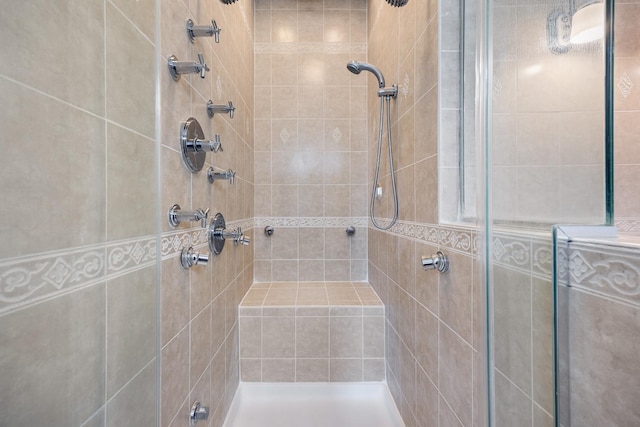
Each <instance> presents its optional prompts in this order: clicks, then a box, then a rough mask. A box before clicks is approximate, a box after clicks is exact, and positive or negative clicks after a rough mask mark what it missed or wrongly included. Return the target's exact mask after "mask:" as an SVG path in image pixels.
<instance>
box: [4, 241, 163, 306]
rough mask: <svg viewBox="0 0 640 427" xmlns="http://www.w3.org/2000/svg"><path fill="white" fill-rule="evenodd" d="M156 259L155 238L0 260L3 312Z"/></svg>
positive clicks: (95, 281) (110, 276)
mask: <svg viewBox="0 0 640 427" xmlns="http://www.w3.org/2000/svg"><path fill="white" fill-rule="evenodd" d="M155 262H156V240H155V238H153V237H143V238H140V239H137V240H126V241H118V242H111V243H107V244H101V245H92V246H83V247H78V248H72V249H69V250H65V251H55V252H48V253H43V254H37V255H31V256H25V257H20V258H15V259H11V260H7V261H3V262H1V263H0V315H2V314H6V313H8V312H11V311H14V310H16V309H18V308H20V307H22V306H25V305H28V304H32V303H34V302H37V301H41V300H45V299H48V298H51V297H54V296H56V295H58V294H62V293H67V292H69V291H70V290H73V289H76V288H81V287H84V286H87V285H91V284H94V283H98V282H100V281H104V280H109V279H111V278H114V277H117V276H120V275H123V274H126V273H127V272H130V271H134V270H137V269H140V268H142V267H147V266H151V265H154V264H155Z"/></svg>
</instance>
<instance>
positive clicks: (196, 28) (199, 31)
mask: <svg viewBox="0 0 640 427" xmlns="http://www.w3.org/2000/svg"><path fill="white" fill-rule="evenodd" d="M220 31H222V28H218V24H216V21H215V20H213V19H212V20H211V25H195V24H194V22H193V21H192V20H191V19H187V34H188V35H189V39H190V40H191V43H193V42H194V41H195V40H196V37H212V36H215V40H216V43H220Z"/></svg>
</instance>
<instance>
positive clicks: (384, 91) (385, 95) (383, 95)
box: [347, 61, 398, 230]
mask: <svg viewBox="0 0 640 427" xmlns="http://www.w3.org/2000/svg"><path fill="white" fill-rule="evenodd" d="M347 70H349V71H351V72H352V73H353V74H360V73H361V72H362V71H369V72H370V73H372V74H373V75H374V76H375V77H376V79H378V96H379V97H380V126H379V127H378V157H377V160H376V171H375V175H374V178H373V189H372V190H371V203H370V205H369V216H370V218H371V222H372V223H373V226H374V227H375V228H377V229H378V230H388V229H390V228H391V227H393V225H394V224H395V223H396V221H397V220H398V189H397V186H396V176H395V172H394V167H393V150H392V145H391V98H393V99H395V98H396V97H397V96H398V86H397V85H395V84H394V85H392V86H391V87H385V82H384V76H383V75H382V72H381V71H380V70H379V69H378V68H377V67H375V66H373V65H371V64H367V63H366V62H358V61H351V62H349V63H348V64H347ZM385 103H386V115H385ZM385 117H386V119H387V146H388V148H389V170H390V171H391V188H392V191H393V218H392V219H391V221H390V222H389V224H387V225H385V226H382V225H380V224H378V222H377V221H376V216H375V209H374V208H375V201H376V199H378V200H379V199H381V198H382V188H381V187H380V186H379V185H378V178H379V175H380V157H381V156H382V133H383V126H384V119H385ZM378 195H379V196H378Z"/></svg>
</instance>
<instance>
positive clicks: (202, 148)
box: [185, 134, 224, 153]
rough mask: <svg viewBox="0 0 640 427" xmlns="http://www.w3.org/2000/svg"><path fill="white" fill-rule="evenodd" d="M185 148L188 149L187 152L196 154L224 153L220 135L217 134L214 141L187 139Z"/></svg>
mask: <svg viewBox="0 0 640 427" xmlns="http://www.w3.org/2000/svg"><path fill="white" fill-rule="evenodd" d="M185 146H186V147H187V150H189V151H192V152H194V153H204V152H207V151H213V152H214V153H219V152H221V151H224V150H223V149H222V143H221V142H220V135H218V134H215V136H214V138H213V140H207V139H198V138H193V139H187V140H186V141H185Z"/></svg>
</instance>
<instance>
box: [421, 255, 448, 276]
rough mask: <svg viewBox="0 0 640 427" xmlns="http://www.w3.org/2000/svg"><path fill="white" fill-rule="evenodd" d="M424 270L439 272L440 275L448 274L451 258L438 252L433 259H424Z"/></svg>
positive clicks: (424, 257)
mask: <svg viewBox="0 0 640 427" xmlns="http://www.w3.org/2000/svg"><path fill="white" fill-rule="evenodd" d="M422 268H423V269H424V270H438V271H439V272H440V273H446V272H448V271H449V258H448V257H447V256H446V255H445V254H443V253H442V252H440V251H438V252H436V254H435V255H432V256H431V257H426V256H423V257H422Z"/></svg>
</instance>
